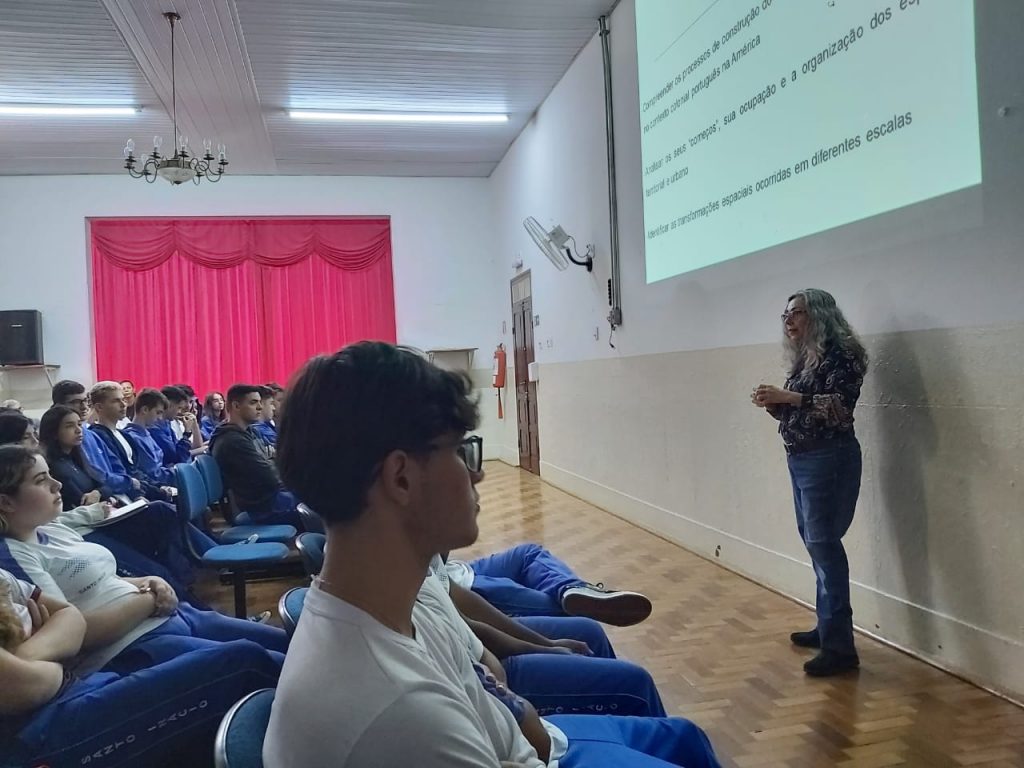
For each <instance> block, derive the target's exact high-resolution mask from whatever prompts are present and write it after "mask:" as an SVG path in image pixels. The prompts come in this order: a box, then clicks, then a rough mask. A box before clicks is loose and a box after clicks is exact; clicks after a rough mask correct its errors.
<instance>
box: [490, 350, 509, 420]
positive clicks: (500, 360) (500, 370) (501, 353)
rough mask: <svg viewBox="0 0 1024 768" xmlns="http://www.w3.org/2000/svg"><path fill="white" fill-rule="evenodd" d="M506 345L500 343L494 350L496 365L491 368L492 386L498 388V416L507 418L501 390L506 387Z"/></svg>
mask: <svg viewBox="0 0 1024 768" xmlns="http://www.w3.org/2000/svg"><path fill="white" fill-rule="evenodd" d="M505 362H506V361H505V345H504V344H499V345H498V348H497V349H495V350H494V367H493V368H492V369H491V374H492V375H491V386H493V387H494V388H495V389H496V390H498V418H499V419H504V418H505V410H504V408H502V405H501V391H502V390H503V389H504V388H505Z"/></svg>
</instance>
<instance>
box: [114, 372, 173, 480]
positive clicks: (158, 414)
mask: <svg viewBox="0 0 1024 768" xmlns="http://www.w3.org/2000/svg"><path fill="white" fill-rule="evenodd" d="M166 411H167V398H166V397H164V396H163V393H162V392H160V390H158V389H151V388H149V387H146V388H144V389H143V390H142V391H141V392H139V393H138V395H136V396H135V415H134V416H133V417H132V420H131V421H130V422H128V425H127V426H125V427H124V428H123V429H122V431H123V432H124V436H125V438H126V439H127V440H128V442H129V443H130V444H131V446H132V448H133V450H134V459H133V460H134V462H135V467H136V469H138V471H139V472H140V473H141V474H142V476H143V477H145V479H146V480H148V481H149V482H151V483H154V484H156V485H169V486H173V485H174V484H175V471H174V469H173V468H171V467H165V466H164V464H163V461H164V454H163V451H162V450H161V449H160V446H159V445H157V444H156V441H155V440H154V439H153V436H152V435H151V434H150V433H149V428H150V427H151V426H153V425H154V424H155V423H156V422H158V421H159V420H160V419H162V418H163V415H164V413H165V412H166Z"/></svg>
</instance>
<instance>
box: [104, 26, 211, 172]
mask: <svg viewBox="0 0 1024 768" xmlns="http://www.w3.org/2000/svg"><path fill="white" fill-rule="evenodd" d="M164 18H165V19H167V22H168V23H169V24H170V25H171V121H172V123H173V124H174V155H173V156H172V157H164V156H162V155H161V154H160V148H161V146H162V145H163V138H162V137H160V136H154V137H153V151H152V152H151V153H150V154H149V155H146V156H145V157H144V158H138V159H136V157H135V140H134V139H128V143H127V144H126V145H125V147H124V167H125V169H126V170H127V171H128V174H129V175H130V176H131V177H132V178H133V179H145V180H146V181H147V182H149V183H150V184H152V183H153V182H154V181H156V177H157V176H159V177H160V178H162V179H167V181H169V182H171V184H184V183H185V182H186V181H191V182H192V183H193V184H196V185H198V184H199V182H200V181H202V180H203V179H207V180H208V181H220V177H221V176H223V175H224V171H225V169H226V168H227V164H228V161H227V148H226V147H225V146H224V145H223V144H218V145H217V162H216V164H215V163H214V157H213V152H212V149H213V144H212V142H211V141H210V140H209V139H206V140H205V141H204V142H203V154H202V156H199V155H192V154H190V153H189V151H188V136H179V135H178V96H177V91H176V89H175V82H174V25H175V23H176V22H178V21H180V20H181V16H180V15H179V14H177V13H175V12H174V11H168V12H166V13H164ZM136 165H138V167H136Z"/></svg>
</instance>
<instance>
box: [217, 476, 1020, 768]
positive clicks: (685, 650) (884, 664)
mask: <svg viewBox="0 0 1024 768" xmlns="http://www.w3.org/2000/svg"><path fill="white" fill-rule="evenodd" d="M487 475H488V476H487V479H486V480H485V481H484V483H483V484H482V485H481V486H480V492H481V497H482V504H481V507H482V511H481V514H480V540H479V541H478V542H477V544H476V545H474V546H473V547H472V548H471V549H469V550H465V551H463V552H460V553H458V556H460V557H463V558H464V559H469V558H470V557H475V556H477V555H481V554H486V553H488V552H493V551H496V550H499V549H503V548H505V547H507V546H510V545H512V544H516V543H519V542H523V541H536V542H540V543H542V544H544V545H546V546H547V547H548V548H549V549H551V550H552V551H554V552H555V553H556V554H558V555H559V556H561V557H562V558H563V559H565V560H566V561H568V562H569V563H570V564H571V565H572V566H573V567H574V568H576V569H577V571H578V572H579V573H580V575H581V576H582V577H583V578H585V579H589V580H592V581H603V582H604V583H605V584H607V585H609V586H612V587H620V588H626V589H635V590H639V591H642V592H644V593H645V594H647V595H649V596H650V597H651V599H652V600H653V602H654V613H653V614H652V616H651V617H650V618H649V619H648V620H647V621H646V622H644V623H643V624H641V625H639V626H636V627H628V628H615V627H609V628H608V632H609V635H610V636H611V638H612V641H613V642H614V644H615V647H616V651H617V653H618V654H619V655H620V656H622V657H624V658H628V659H631V660H633V661H637V662H639V663H642V664H643V665H644V666H646V667H647V669H648V670H650V672H651V674H652V675H653V676H654V679H655V680H656V681H657V683H658V687H659V689H660V691H661V694H662V698H663V699H664V701H665V706H666V708H667V709H668V710H669V713H670V714H672V715H680V716H685V717H688V718H690V719H691V720H693V721H695V722H696V723H698V724H699V725H700V726H701V727H703V728H704V729H705V730H706V731H707V732H708V735H709V736H710V738H711V741H712V743H713V744H714V746H715V750H716V751H717V753H718V755H719V758H720V760H721V762H722V764H723V765H724V766H729V767H730V768H757V767H758V766H770V767H771V768H825V767H827V766H846V767H847V768H880V767H881V766H914V767H915V768H944V767H945V766H985V767H986V768H1011V767H1016V768H1024V710H1022V709H1020V708H1018V707H1016V706H1014V705H1013V704H1010V703H1008V702H1006V701H1004V700H1002V699H1000V698H998V697H996V696H993V695H991V694H989V693H987V692H985V691H983V690H981V689H979V688H976V687H974V686H972V685H970V684H968V683H966V682H963V681H961V680H959V679H957V678H955V677H952V676H951V675H948V674H945V673H943V672H941V671H939V670H937V669H935V668H933V667H931V666H928V665H927V664H924V663H922V662H919V661H917V660H915V659H913V658H911V657H909V656H906V655H905V654H903V653H900V652H899V651H896V650H893V649H891V648H888V647H886V646H884V645H882V644H880V643H877V642H875V641H873V640H871V639H870V638H867V637H864V636H858V639H857V642H858V649H859V652H860V657H861V665H862V668H861V670H860V671H859V672H858V673H856V674H855V675H854V676H850V677H843V678H833V679H827V680H815V679H811V678H807V677H806V676H805V675H804V674H803V670H802V669H801V665H802V663H803V661H804V660H805V659H806V658H808V657H809V655H810V654H811V651H806V650H801V649H797V648H794V647H792V646H791V645H790V644H789V639H788V635H789V633H790V632H791V631H793V630H794V629H806V628H808V627H810V626H812V624H813V614H812V613H811V611H809V610H808V609H806V608H804V607H803V606H800V605H798V604H796V603H794V602H791V601H790V600H787V599H786V598H783V597H781V596H779V595H777V594H775V593H773V592H771V591H769V590H767V589H765V588H763V587H760V586H758V585H757V584H754V583H753V582H750V581H748V580H746V579H744V578H742V577H740V576H737V575H735V574H733V573H731V572H729V571H727V570H725V569H724V568H721V567H719V566H717V565H715V564H714V563H711V562H708V561H706V560H703V559H702V558H699V557H697V556H695V555H692V554H690V553H688V552H686V551H685V550H683V549H681V548H680V547H678V546H676V545H675V544H671V543H669V542H667V541H665V540H663V539H660V538H658V537H657V536H654V535H653V534H650V533H648V532H646V531H644V530H642V529H640V528H637V527H635V526H633V525H630V524H629V523H626V522H624V521H622V520H620V519H618V518H616V517H614V516H613V515H611V514H609V513H607V512H604V511H602V510H600V509H597V508H596V507H593V506H591V505H590V504H587V503H586V502H583V501H581V500H579V499H577V498H575V497H573V496H570V495H568V494H565V493H563V492H561V491H559V490H557V489H555V488H553V487H551V486H549V485H547V484H546V483H544V482H542V481H541V480H540V479H539V478H537V477H535V476H533V475H530V474H529V473H526V472H523V471H521V470H519V469H513V468H511V467H508V466H506V465H504V464H499V463H496V462H491V463H489V464H488V465H487ZM794 535H795V534H794ZM294 583H295V584H298V583H300V582H298V581H295V582H294ZM289 586H291V584H290V583H289V582H287V581H274V582H264V583H260V584H254V585H253V586H252V587H251V588H250V608H251V609H252V610H253V611H255V610H262V609H264V608H275V609H276V604H277V598H278V596H279V595H280V594H282V592H283V591H284V590H285V589H287V588H288V587H289ZM204 593H205V594H206V596H207V597H209V598H210V599H211V600H213V601H214V602H215V603H216V604H217V605H218V607H220V608H221V609H222V610H226V611H229V610H230V603H231V595H230V588H227V587H220V586H217V587H213V586H212V585H210V587H209V588H208V589H207V590H204Z"/></svg>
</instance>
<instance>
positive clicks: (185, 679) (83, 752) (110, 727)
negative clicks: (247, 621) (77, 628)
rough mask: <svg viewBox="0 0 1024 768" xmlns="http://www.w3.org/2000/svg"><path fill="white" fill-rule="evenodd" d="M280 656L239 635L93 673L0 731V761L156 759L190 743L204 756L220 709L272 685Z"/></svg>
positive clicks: (64, 765) (107, 766)
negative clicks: (129, 668) (125, 668)
mask: <svg viewBox="0 0 1024 768" xmlns="http://www.w3.org/2000/svg"><path fill="white" fill-rule="evenodd" d="M282 661H283V659H282V657H281V656H280V654H274V653H269V652H267V651H266V650H264V649H263V648H261V647H260V646H258V645H256V644H255V643H252V642H248V641H245V640H237V641H234V642H230V643H216V644H212V645H208V646H205V647H203V648H198V649H195V650H192V651H190V652H188V653H184V654H181V655H177V656H175V657H173V658H170V659H168V660H167V661H165V662H162V663H160V664H158V665H155V666H151V667H148V668H144V669H140V670H138V671H135V672H132V673H129V674H125V675H121V674H118V673H116V672H108V671H102V672H96V673H94V674H92V675H89V676H87V677H85V678H84V679H82V680H76V681H74V682H72V683H71V684H70V685H69V686H67V687H65V688H64V689H63V690H62V691H61V692H60V693H59V694H58V695H57V697H56V698H55V699H54V700H53V701H51V702H49V703H48V704H46V705H44V706H43V707H41V708H40V709H38V710H36V711H35V712H34V713H33V714H32V715H31V716H30V717H28V718H24V720H23V721H20V722H19V724H18V726H17V727H16V728H15V729H13V735H12V736H10V737H8V738H0V766H8V765H9V766H15V765H17V766H27V765H31V766H37V765H46V766H50V768H80V767H81V766H83V765H88V766H90V767H91V768H114V767H115V766H123V767H124V768H127V767H128V766H154V765H163V764H166V761H167V759H168V757H169V755H171V754H173V753H175V752H177V751H178V750H180V749H182V748H186V747H189V745H192V746H193V747H194V750H193V751H194V753H195V754H197V755H202V756H203V757H204V758H206V759H208V756H209V755H212V753H213V735H214V733H215V731H216V729H217V726H218V724H219V723H220V720H221V718H222V717H223V716H224V713H225V712H226V711H227V710H228V709H229V708H230V707H231V705H232V704H234V703H235V702H236V701H237V700H238V699H240V698H241V697H242V696H244V695H245V694H247V693H250V692H252V691H255V690H258V689H260V688H269V687H273V686H275V685H276V684H277V678H278V675H279V674H280V671H281V663H282ZM5 730H6V729H5ZM178 764H179V765H182V764H187V763H182V762H179V763H178Z"/></svg>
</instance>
